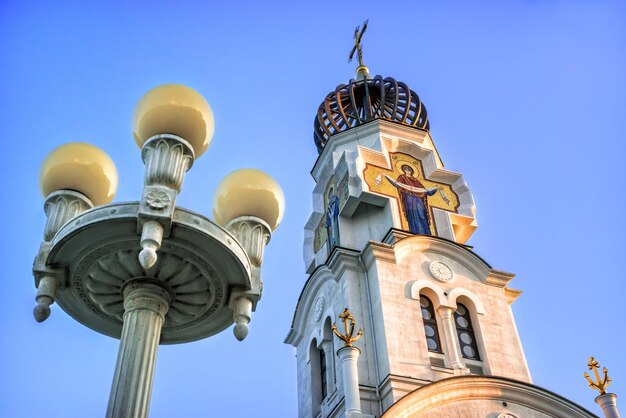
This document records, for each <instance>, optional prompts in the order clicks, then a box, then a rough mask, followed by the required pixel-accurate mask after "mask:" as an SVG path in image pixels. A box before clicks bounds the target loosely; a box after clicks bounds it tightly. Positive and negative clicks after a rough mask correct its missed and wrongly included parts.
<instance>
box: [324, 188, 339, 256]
mask: <svg viewBox="0 0 626 418" xmlns="http://www.w3.org/2000/svg"><path fill="white" fill-rule="evenodd" d="M326 232H327V233H328V248H329V249H332V248H333V247H334V246H335V245H339V198H338V197H337V195H335V192H334V190H333V188H332V187H331V188H330V190H329V191H328V207H327V208H326Z"/></svg>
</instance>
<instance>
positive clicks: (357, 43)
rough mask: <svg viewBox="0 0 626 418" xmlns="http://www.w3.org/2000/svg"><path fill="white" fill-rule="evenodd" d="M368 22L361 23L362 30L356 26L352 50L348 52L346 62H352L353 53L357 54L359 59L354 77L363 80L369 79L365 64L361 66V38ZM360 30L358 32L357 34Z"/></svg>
mask: <svg viewBox="0 0 626 418" xmlns="http://www.w3.org/2000/svg"><path fill="white" fill-rule="evenodd" d="M368 21H369V20H366V21H365V22H363V28H362V29H361V28H360V27H359V26H357V27H356V28H355V29H354V46H353V47H352V50H351V51H350V57H349V58H348V62H352V58H353V57H354V53H355V52H356V53H357V57H358V58H359V66H358V67H357V69H356V75H357V78H358V79H359V80H360V79H363V78H369V76H370V74H369V69H368V68H367V67H366V66H365V64H363V50H362V49H361V38H363V34H364V33H365V30H366V29H367V22H368ZM359 29H360V32H359Z"/></svg>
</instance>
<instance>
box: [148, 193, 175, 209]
mask: <svg viewBox="0 0 626 418" xmlns="http://www.w3.org/2000/svg"><path fill="white" fill-rule="evenodd" d="M146 202H147V203H148V206H149V207H150V208H151V209H165V208H166V207H168V206H169V205H170V203H171V199H170V197H169V196H168V195H167V193H165V192H162V191H160V190H152V191H151V192H150V193H148V194H147V196H146Z"/></svg>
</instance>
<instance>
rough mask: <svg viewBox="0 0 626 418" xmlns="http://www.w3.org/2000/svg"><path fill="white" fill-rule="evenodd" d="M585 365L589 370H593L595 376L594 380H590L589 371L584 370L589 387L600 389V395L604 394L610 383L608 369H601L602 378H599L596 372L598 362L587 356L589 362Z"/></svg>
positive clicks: (598, 366)
mask: <svg viewBox="0 0 626 418" xmlns="http://www.w3.org/2000/svg"><path fill="white" fill-rule="evenodd" d="M587 367H588V368H589V370H593V373H594V374H595V376H596V380H595V382H594V381H593V380H591V377H589V373H587V372H585V377H586V378H587V382H588V383H589V387H590V388H591V389H595V390H597V391H600V395H604V394H605V393H606V388H608V387H609V385H610V384H611V378H610V377H609V375H608V373H609V371H608V370H607V368H606V367H605V368H604V369H603V370H602V378H600V373H598V369H599V368H600V364H599V363H598V362H597V361H596V359H594V358H593V357H589V363H587Z"/></svg>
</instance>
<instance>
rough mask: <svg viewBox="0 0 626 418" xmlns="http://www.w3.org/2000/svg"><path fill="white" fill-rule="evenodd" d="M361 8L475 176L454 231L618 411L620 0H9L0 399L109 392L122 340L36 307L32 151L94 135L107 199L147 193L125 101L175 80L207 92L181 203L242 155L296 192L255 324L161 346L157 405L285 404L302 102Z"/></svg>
mask: <svg viewBox="0 0 626 418" xmlns="http://www.w3.org/2000/svg"><path fill="white" fill-rule="evenodd" d="M366 18H369V20H370V24H369V28H368V31H367V33H366V35H365V39H364V46H363V51H364V58H365V62H366V64H367V65H368V66H369V67H370V71H371V73H372V74H381V75H383V76H393V77H395V78H397V79H398V80H401V81H404V82H405V83H407V84H408V85H409V86H410V87H411V88H412V89H413V90H414V91H416V92H417V93H418V94H419V95H420V97H421V99H422V101H423V102H424V103H425V105H426V107H427V109H428V114H429V117H430V120H431V134H432V137H433V139H434V141H435V143H436V145H437V148H438V150H439V152H440V154H441V157H442V158H443V161H444V163H445V164H446V168H447V169H449V170H452V171H456V172H460V173H462V174H463V175H464V176H465V179H466V181H467V182H468V184H469V186H470V188H471V190H472V192H473V194H474V198H475V201H476V206H477V217H478V222H479V228H478V230H477V232H476V233H475V234H474V236H473V237H472V238H471V239H470V241H469V242H468V243H469V244H471V245H474V246H475V251H476V253H477V254H479V255H480V256H481V257H483V258H484V259H485V260H487V261H488V262H489V263H490V264H491V265H492V266H494V267H495V268H497V269H501V270H506V271H512V272H515V273H516V274H517V277H516V278H515V279H514V281H513V282H512V283H511V286H512V287H514V288H518V289H522V290H523V291H524V293H523V294H522V296H521V297H520V298H519V299H518V300H517V301H516V302H515V304H514V305H513V308H512V309H513V312H514V314H515V317H516V320H517V325H518V329H519V333H520V337H521V339H522V343H523V345H524V348H525V350H526V356H527V360H528V364H529V366H530V370H531V373H532V375H533V379H534V382H535V383H536V384H537V385H539V386H542V387H545V388H547V389H550V390H552V391H555V392H557V393H559V394H561V395H563V396H566V397H568V398H570V399H572V400H573V401H575V402H578V403H580V404H581V405H583V406H585V407H586V408H588V409H590V410H592V411H593V412H595V413H596V414H600V410H599V408H598V407H597V406H596V405H595V404H594V402H593V399H594V397H595V394H594V393H593V392H592V391H591V390H590V389H588V388H587V387H586V382H585V380H584V378H583V376H582V374H583V372H584V371H585V365H586V363H587V359H588V357H589V356H590V355H595V356H596V357H597V359H598V360H599V361H600V362H601V364H602V365H603V366H604V365H606V366H608V367H609V370H610V375H611V376H612V377H613V379H614V383H613V385H612V386H611V389H612V391H614V392H615V393H617V394H618V396H620V399H621V401H620V400H618V402H620V403H621V406H622V411H623V413H624V411H626V403H625V402H624V401H623V399H626V364H625V362H624V355H623V353H624V345H625V344H626V336H625V334H626V333H625V331H626V329H625V328H626V327H625V325H624V324H625V321H624V318H623V316H624V309H625V304H624V299H625V296H626V286H625V285H624V282H625V277H624V265H625V264H624V250H625V248H624V247H625V246H624V244H623V243H624V241H623V236H624V233H625V232H626V227H625V226H626V225H625V219H626V216H625V215H624V210H625V203H626V198H625V196H624V181H625V180H626V176H625V174H624V169H623V163H622V161H623V158H624V157H625V155H626V153H625V148H626V147H625V146H624V141H626V123H625V119H626V76H625V75H626V53H625V52H626V51H625V46H624V45H626V25H625V24H624V23H625V22H626V5H625V3H624V2H623V1H622V2H618V1H608V0H594V1H592V0H586V1H585V0H567V1H566V0H563V1H556V0H555V1H553V0H542V1H537V0H525V1H523V0H509V1H471V2H468V1H407V2H385V3H383V2H373V1H372V2H370V1H359V2H338V1H314V2H309V3H307V4H305V3H304V2H283V3H280V2H272V1H265V2H261V1H241V2H226V1H224V2H217V1H196V2H183V1H178V2H173V1H171V2H170V1H156V0H153V1H132V2H129V1H127V2H117V1H107V2H95V1H94V2H82V1H76V2H71V1H56V2H50V1H27V2H26V1H9V0H3V1H2V2H0V106H1V111H0V126H1V127H2V136H3V138H4V140H3V143H4V144H5V145H4V146H3V150H2V152H0V159H1V161H0V162H1V164H0V170H2V179H3V184H4V190H3V193H2V201H3V202H2V203H3V204H2V211H3V213H2V219H4V223H5V225H4V228H3V239H2V240H1V244H0V245H2V249H1V251H0V257H2V260H1V261H2V266H3V273H2V278H1V280H0V292H1V294H2V295H3V297H2V303H1V304H0V318H1V324H2V333H1V334H0V335H2V337H1V338H2V340H1V342H2V344H0V371H1V373H0V416H3V417H41V416H48V417H64V418H71V417H96V416H102V415H103V414H104V411H105V409H106V404H107V399H108V394H109V388H110V384H111V380H112V375H113V368H114V366H115V359H116V356H117V346H118V341H117V340H114V339H112V338H109V337H105V336H102V335H100V334H97V333H95V332H93V331H91V330H89V329H87V328H84V327H83V326H81V325H79V324H78V323H76V322H75V321H74V320H72V319H71V318H70V317H69V316H68V315H67V314H65V313H64V312H63V311H62V310H61V309H60V308H59V307H58V306H57V305H54V306H53V313H52V315H51V317H50V318H49V319H48V321H46V322H45V323H43V324H37V323H36V322H35V321H34V319H33V318H32V313H31V312H32V308H33V306H34V295H35V288H34V282H33V279H32V274H31V266H32V259H33V257H34V255H35V253H36V251H37V249H38V246H39V242H40V240H41V237H42V233H43V226H44V222H45V218H44V213H43V209H42V207H43V198H42V196H41V194H40V192H39V186H38V171H39V166H40V164H41V161H42V160H43V158H44V157H45V155H46V154H47V153H48V152H49V151H50V150H52V149H53V148H54V147H56V146H58V145H60V144H62V143H64V142H67V141H86V142H90V143H93V144H95V145H97V146H99V147H101V148H102V149H104V150H105V151H106V152H107V153H109V154H110V155H111V157H112V158H113V160H114V161H115V163H116V164H117V167H118V171H119V175H120V187H119V191H118V194H117V197H116V199H115V200H116V201H118V202H119V201H129V200H138V199H139V198H140V195H141V187H142V174H143V164H142V162H141V158H140V152H139V149H138V148H137V147H136V145H135V143H134V142H133V139H132V135H131V126H130V124H131V117H132V112H133V109H134V106H135V104H136V102H137V100H138V99H139V98H140V97H141V96H142V94H143V93H144V92H146V91H147V90H148V89H150V88H152V87H154V86H155V85H158V84H161V83H171V82H174V83H182V84H186V85H189V86H191V87H193V88H195V89H196V90H198V91H199V92H200V93H201V94H203V95H204V96H205V97H206V99H207V100H208V101H209V103H210V104H211V105H212V107H213V111H214V113H215V119H216V132H215V137H214V140H213V144H212V145H211V147H210V148H209V150H208V151H207V153H206V154H204V155H203V156H202V157H201V158H200V159H199V160H198V161H197V162H196V164H195V165H194V166H193V168H192V170H191V171H190V172H189V173H188V174H187V177H186V179H185V186H184V189H183V192H182V194H181V196H180V198H179V201H178V203H179V204H180V205H182V206H184V207H187V208H189V209H192V210H194V211H197V212H201V213H204V214H207V215H209V214H210V213H211V200H212V195H213V191H214V189H215V187H216V185H217V183H218V182H219V180H220V179H221V178H222V177H223V176H224V175H226V174H227V173H228V172H230V171H232V170H234V169H236V168H240V167H256V168H260V169H262V170H265V171H267V172H269V173H270V174H271V175H272V176H274V177H275V178H276V179H277V180H278V182H279V183H280V184H281V185H282V187H283V189H284V191H285V196H286V202H287V210H286V216H285V219H284V222H283V224H282V225H281V226H280V227H279V229H278V230H277V231H276V232H275V234H274V236H273V238H272V241H271V242H270V244H269V247H268V249H267V252H266V262H265V265H264V271H263V273H264V281H265V288H264V293H263V299H262V301H261V302H260V304H259V307H258V310H257V312H256V314H255V315H254V317H253V322H252V324H251V331H250V335H249V336H248V338H247V339H246V340H245V341H244V342H242V343H240V342H237V341H236V340H235V339H234V337H233V336H232V333H231V331H230V330H227V331H225V332H223V333H222V334H220V335H218V336H215V337H213V338H210V339H207V340H203V341H199V342H195V343H190V344H185V345H175V346H162V347H161V348H160V349H159V354H158V362H157V368H156V375H155V383H154V392H153V399H152V408H151V416H152V417H173V416H180V417H225V416H229V417H231V416H232V417H247V416H260V417H293V416H295V415H296V410H297V406H296V404H297V403H296V370H295V364H296V363H295V358H294V350H293V349H292V348H291V347H290V346H287V345H285V344H283V342H282V341H283V339H284V337H285V336H286V334H287V332H288V330H289V326H290V323H291V318H292V314H293V309H294V307H295V304H296V301H297V298H298V295H299V294H300V290H301V288H302V285H303V284H304V282H305V280H306V275H305V273H304V264H303V261H302V240H303V227H304V224H305V222H306V220H307V219H308V217H309V215H310V211H311V191H312V189H313V185H314V183H313V180H312V179H311V177H310V174H309V171H310V169H311V168H312V166H313V163H314V162H315V159H316V157H317V151H316V149H315V146H314V143H313V118H314V116H315V112H316V109H317V106H318V105H319V104H320V102H321V101H322V100H323V99H324V97H325V95H326V94H327V93H328V92H329V91H331V90H333V89H334V88H335V86H336V85H337V84H339V83H344V82H347V81H348V80H349V79H350V78H351V77H353V75H354V65H353V64H347V55H348V53H349V51H350V48H351V46H352V34H353V30H354V27H355V26H357V25H359V24H361V23H362V22H363V21H364V20H365V19H366ZM416 326H417V325H416Z"/></svg>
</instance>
